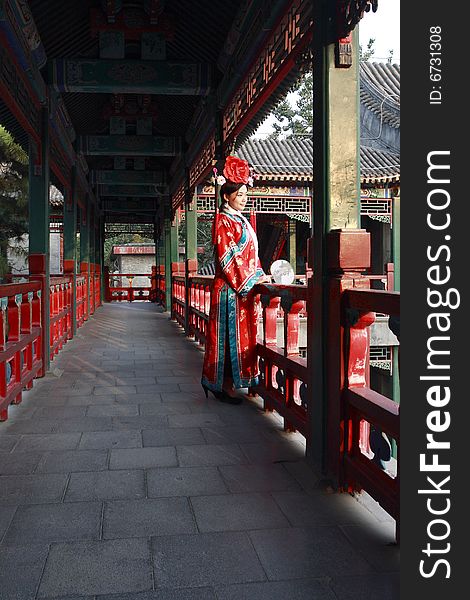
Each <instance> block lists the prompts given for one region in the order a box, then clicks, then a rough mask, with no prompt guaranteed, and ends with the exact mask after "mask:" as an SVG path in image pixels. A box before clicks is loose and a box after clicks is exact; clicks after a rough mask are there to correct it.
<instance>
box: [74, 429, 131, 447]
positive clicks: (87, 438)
mask: <svg viewBox="0 0 470 600" xmlns="http://www.w3.org/2000/svg"><path fill="white" fill-rule="evenodd" d="M141 447H142V435H141V433H140V431H96V432H92V433H84V434H83V435H82V438H81V440H80V445H79V449H80V450H82V449H89V450H93V449H94V450H99V449H101V448H141Z"/></svg>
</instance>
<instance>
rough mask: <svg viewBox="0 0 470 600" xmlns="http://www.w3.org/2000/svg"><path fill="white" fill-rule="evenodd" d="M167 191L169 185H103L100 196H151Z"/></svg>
mask: <svg viewBox="0 0 470 600" xmlns="http://www.w3.org/2000/svg"><path fill="white" fill-rule="evenodd" d="M166 191H167V186H163V185H162V186H158V187H157V186H155V185H101V186H100V187H99V194H100V196H121V197H123V196H124V197H125V196H138V197H150V198H155V196H161V195H163V194H164V193H165V192H166Z"/></svg>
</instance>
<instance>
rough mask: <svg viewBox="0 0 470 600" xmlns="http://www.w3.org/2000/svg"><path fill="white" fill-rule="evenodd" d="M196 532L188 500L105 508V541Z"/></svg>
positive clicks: (128, 503)
mask: <svg viewBox="0 0 470 600" xmlns="http://www.w3.org/2000/svg"><path fill="white" fill-rule="evenodd" d="M196 532H197V528H196V523H195V521H194V517H193V514H192V511H191V508H190V506H189V502H188V500H187V498H158V499H150V498H149V499H145V500H123V501H121V500H119V501H117V500H115V501H111V502H106V505H105V512H104V524H103V537H104V538H105V539H110V538H129V537H150V536H153V535H176V534H182V533H196Z"/></svg>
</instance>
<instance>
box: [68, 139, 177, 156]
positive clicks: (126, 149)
mask: <svg viewBox="0 0 470 600" xmlns="http://www.w3.org/2000/svg"><path fill="white" fill-rule="evenodd" d="M77 151H78V152H82V153H83V154H86V155H89V156H176V155H177V154H179V153H180V152H181V139H180V138H178V137H164V136H152V135H86V136H84V135H81V136H79V138H78V144H77Z"/></svg>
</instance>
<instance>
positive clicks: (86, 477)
mask: <svg viewBox="0 0 470 600" xmlns="http://www.w3.org/2000/svg"><path fill="white" fill-rule="evenodd" d="M143 497H145V484H144V472H143V471H100V472H96V473H72V475H71V477H70V483H69V486H68V488H67V492H66V494H65V501H66V502H74V501H76V502H79V501H83V500H106V499H109V500H114V499H116V500H120V499H124V498H129V499H131V498H143Z"/></svg>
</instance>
